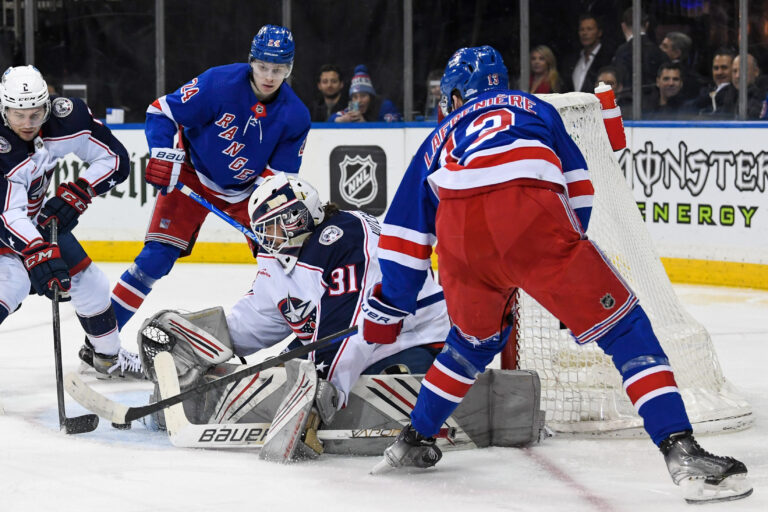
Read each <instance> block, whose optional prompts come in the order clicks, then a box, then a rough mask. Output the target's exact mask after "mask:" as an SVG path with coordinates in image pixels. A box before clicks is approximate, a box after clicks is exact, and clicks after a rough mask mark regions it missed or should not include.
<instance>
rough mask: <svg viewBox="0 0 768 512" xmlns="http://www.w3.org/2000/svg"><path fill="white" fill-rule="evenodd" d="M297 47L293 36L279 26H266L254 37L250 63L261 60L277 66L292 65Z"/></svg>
mask: <svg viewBox="0 0 768 512" xmlns="http://www.w3.org/2000/svg"><path fill="white" fill-rule="evenodd" d="M294 50H295V45H294V44H293V34H291V31H290V30H288V29H287V28H285V27H281V26H279V25H264V26H263V27H261V29H260V30H259V32H258V33H257V34H256V35H255V36H253V42H252V43H251V53H250V54H249V58H248V60H249V61H253V60H261V61H264V62H273V63H275V64H289V65H290V64H292V63H293V54H294Z"/></svg>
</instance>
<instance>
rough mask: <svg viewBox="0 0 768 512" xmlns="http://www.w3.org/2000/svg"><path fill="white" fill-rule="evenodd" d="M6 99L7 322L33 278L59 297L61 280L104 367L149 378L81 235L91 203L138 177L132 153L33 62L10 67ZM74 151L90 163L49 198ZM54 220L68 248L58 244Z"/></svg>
mask: <svg viewBox="0 0 768 512" xmlns="http://www.w3.org/2000/svg"><path fill="white" fill-rule="evenodd" d="M0 99H1V100H2V118H3V123H2V125H0V171H1V172H0V204H1V205H2V209H1V210H0V323H2V322H3V320H4V319H5V318H6V317H7V316H8V315H10V314H11V313H13V312H14V311H15V310H16V309H17V308H18V307H19V306H20V305H21V301H22V300H24V298H25V297H26V296H27V295H28V294H29V293H30V284H31V285H32V289H33V292H36V293H37V294H39V295H46V296H48V297H49V298H53V291H52V289H51V288H52V286H53V284H54V283H55V284H57V285H58V287H59V289H60V290H62V291H69V297H70V298H71V299H72V304H73V305H74V306H75V311H76V312H77V318H78V320H80V324H81V325H82V326H83V329H84V330H85V332H86V334H87V336H88V340H89V342H90V343H92V344H93V346H94V347H95V349H96V354H95V355H94V356H93V366H94V367H95V368H96V370H97V371H99V372H101V373H103V374H107V375H109V376H116V375H120V376H128V375H130V376H133V377H141V367H140V363H139V359H138V357H137V356H136V354H131V353H130V352H127V351H125V350H123V349H122V348H120V337H119V334H118V330H117V320H116V318H115V312H114V309H113V308H112V304H111V302H110V299H109V297H110V293H109V280H108V279H107V276H106V275H104V273H103V272H102V271H101V270H99V268H98V267H96V265H93V264H92V262H91V259H90V258H89V257H88V255H87V254H86V253H85V251H84V250H83V248H82V247H81V246H80V243H79V242H78V241H77V239H75V237H74V236H73V235H72V229H73V228H74V227H75V226H76V225H77V223H78V220H79V217H80V215H81V214H83V212H85V210H86V209H87V207H88V205H89V204H90V203H91V200H92V199H93V198H94V197H96V196H99V195H103V194H106V193H107V192H109V191H110V190H111V189H112V188H113V187H115V185H117V184H118V183H120V182H122V181H124V180H125V178H127V177H128V173H129V170H130V168H129V167H130V160H129V158H128V152H127V151H126V150H125V148H124V147H123V145H122V144H121V143H120V142H119V141H118V140H117V139H116V138H115V137H114V136H113V135H112V133H111V132H110V131H109V128H107V127H106V126H104V125H103V124H101V123H100V122H99V121H97V120H96V119H94V118H93V116H92V115H91V111H90V110H89V109H88V106H87V105H86V104H85V103H83V102H82V101H81V100H79V99H77V98H63V97H54V98H51V97H50V96H49V94H48V85H47V84H46V83H45V80H43V76H42V75H41V74H40V71H38V70H37V69H36V68H35V67H33V66H18V67H13V68H8V69H7V70H6V71H5V73H4V74H3V78H2V83H0ZM70 153H74V154H75V155H76V156H77V157H78V158H80V159H81V160H82V161H83V162H85V163H86V164H88V166H87V168H85V169H83V170H82V172H81V173H80V174H79V175H77V174H75V175H74V176H72V177H71V179H72V181H70V182H64V183H61V184H60V185H59V186H58V188H57V189H56V190H55V193H54V194H53V195H52V196H51V197H50V198H49V199H47V200H46V198H45V196H46V193H47V192H48V186H49V185H50V183H51V180H52V178H53V172H54V169H55V168H56V164H57V162H58V161H59V159H60V158H63V157H64V156H66V155H68V154H70ZM64 177H66V176H64ZM53 219H56V221H57V225H58V235H59V236H58V244H52V243H51V224H52V223H51V221H52V220H53ZM63 300H67V297H66V296H65V297H64V298H63Z"/></svg>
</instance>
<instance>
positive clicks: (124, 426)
mask: <svg viewBox="0 0 768 512" xmlns="http://www.w3.org/2000/svg"><path fill="white" fill-rule="evenodd" d="M112 428H116V429H117V430H131V424H130V423H113V424H112Z"/></svg>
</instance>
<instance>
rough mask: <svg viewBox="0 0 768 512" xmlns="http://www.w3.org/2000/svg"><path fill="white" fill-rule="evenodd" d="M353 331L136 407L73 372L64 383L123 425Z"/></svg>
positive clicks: (350, 332)
mask: <svg viewBox="0 0 768 512" xmlns="http://www.w3.org/2000/svg"><path fill="white" fill-rule="evenodd" d="M356 333H357V326H356V325H354V326H352V327H349V328H347V329H344V330H342V331H339V332H337V333H335V334H331V335H330V336H326V337H325V338H323V339H320V340H317V341H315V342H313V343H309V344H307V345H303V346H301V347H298V348H296V349H293V350H289V351H288V352H285V353H283V354H280V355H278V356H276V357H273V358H272V359H267V360H266V361H263V362H261V363H259V364H256V365H253V366H249V367H247V368H243V369H242V370H240V371H237V372H234V373H232V374H230V375H227V376H226V377H221V378H219V379H216V380H212V381H210V382H206V383H203V384H200V385H198V386H196V387H194V388H190V389H188V390H186V391H184V392H181V393H178V394H176V395H174V396H172V397H169V398H165V399H163V400H159V401H157V402H155V403H152V404H147V405H144V406H139V407H129V406H126V405H123V404H121V403H119V402H115V401H114V400H111V399H109V398H107V397H106V396H104V395H102V394H101V393H98V392H97V391H94V390H93V389H92V388H90V387H89V386H88V385H87V384H86V383H85V382H83V381H82V379H81V378H80V376H79V375H77V373H74V372H71V373H68V374H67V375H65V377H64V385H65V387H66V390H67V392H68V393H69V394H70V396H72V398H74V399H75V400H76V401H77V402H78V403H79V404H80V405H82V406H83V407H85V408H86V409H88V410H89V411H93V412H95V413H96V414H98V415H99V416H101V417H102V418H105V419H108V420H110V421H111V422H112V423H118V424H126V423H130V422H131V421H133V420H136V419H139V418H141V417H144V416H147V415H149V414H152V413H153V412H156V411H160V410H162V409H165V408H167V407H170V406H172V405H175V404H180V403H181V402H183V401H184V400H186V399H187V398H190V397H192V396H194V395H201V394H203V393H207V392H208V391H210V390H212V389H216V388H219V387H222V386H225V385H227V384H229V383H230V382H235V381H238V380H240V379H242V378H244V377H248V376H250V375H253V374H256V373H259V372H260V371H263V370H266V369H267V368H272V367H274V366H277V365H279V364H280V363H284V362H285V361H289V360H291V359H295V358H297V357H301V356H304V355H307V354H309V353H310V352H313V351H315V350H320V349H323V348H325V347H327V346H329V345H332V344H333V343H336V342H338V341H341V340H342V339H344V338H347V337H349V336H352V335H354V334H356Z"/></svg>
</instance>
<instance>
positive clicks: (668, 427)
mask: <svg viewBox="0 0 768 512" xmlns="http://www.w3.org/2000/svg"><path fill="white" fill-rule="evenodd" d="M597 344H598V345H599V346H600V348H601V349H603V351H604V352H605V353H606V354H608V355H609V356H611V358H613V364H614V365H615V366H616V368H617V369H618V370H619V372H620V373H621V377H622V379H623V381H624V391H625V392H626V393H627V396H628V397H629V399H630V400H631V401H632V404H633V405H634V406H635V410H636V411H637V413H638V414H639V415H640V416H641V417H642V418H643V424H644V426H645V430H646V432H648V435H649V436H651V439H652V440H653V442H654V443H656V444H657V445H658V444H659V443H660V442H662V441H663V440H664V439H666V438H667V437H668V436H669V435H670V434H673V433H675V432H681V431H683V430H691V423H690V422H689V421H688V414H687V413H686V412H685V405H684V404H683V399H682V397H681V396H680V391H679V390H678V388H677V383H676V382H675V375H674V372H673V371H672V367H671V366H670V365H669V359H668V358H667V355H666V354H665V353H664V350H663V349H662V348H661V345H660V344H659V340H658V339H657V338H656V335H655V334H654V333H653V329H652V328H651V322H650V320H648V316H647V315H646V314H645V311H643V308H641V307H640V306H637V307H635V308H634V309H633V310H632V311H631V312H630V313H629V314H628V315H626V316H625V317H624V318H622V319H621V320H620V321H619V323H617V324H616V326H614V328H613V329H611V330H610V331H608V332H607V333H606V334H605V335H604V336H603V337H602V338H600V339H599V340H598V341H597Z"/></svg>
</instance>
